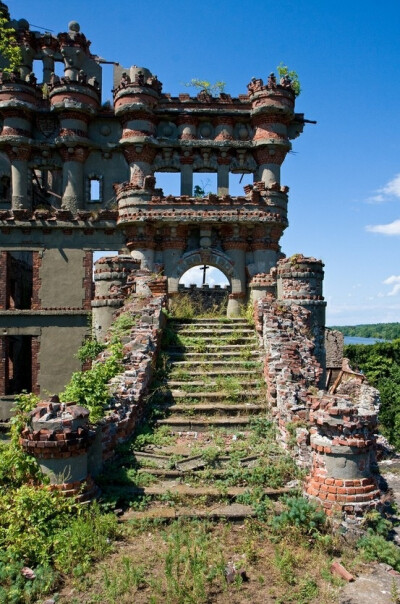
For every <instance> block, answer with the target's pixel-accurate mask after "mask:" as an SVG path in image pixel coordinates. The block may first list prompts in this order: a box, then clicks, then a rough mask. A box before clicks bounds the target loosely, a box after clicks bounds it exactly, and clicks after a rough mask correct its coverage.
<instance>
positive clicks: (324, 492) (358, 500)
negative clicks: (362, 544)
mask: <svg viewBox="0 0 400 604" xmlns="http://www.w3.org/2000/svg"><path fill="white" fill-rule="evenodd" d="M360 377H361V376H360ZM344 388H345V390H346V388H347V390H348V389H349V388H351V393H350V392H349V394H335V395H329V394H324V395H323V397H318V396H314V397H311V398H310V403H311V410H310V423H311V428H310V434H311V448H312V452H313V461H312V467H311V472H310V475H309V476H308V478H307V481H306V494H307V495H308V496H309V497H312V498H314V499H316V500H317V501H318V503H319V504H320V505H322V506H323V508H324V509H325V511H326V512H327V514H329V515H331V514H335V513H340V514H344V515H345V516H346V517H349V516H350V517H352V516H353V517H354V518H355V519H356V517H357V516H360V515H362V514H363V513H365V512H366V511H368V510H369V509H371V508H374V507H377V506H378V505H379V502H380V491H379V487H378V485H377V482H376V454H375V450H376V445H375V440H376V436H375V433H376V431H377V422H378V408H379V393H378V391H377V390H375V388H372V387H371V386H368V385H367V384H364V383H360V382H359V383H358V384H357V383H356V382H354V380H353V381H352V384H350V382H348V386H346V385H345V387H344Z"/></svg>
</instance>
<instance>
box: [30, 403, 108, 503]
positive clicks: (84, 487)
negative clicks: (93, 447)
mask: <svg viewBox="0 0 400 604" xmlns="http://www.w3.org/2000/svg"><path fill="white" fill-rule="evenodd" d="M30 417H31V419H30V422H29V424H28V425H27V427H26V428H25V429H24V430H23V431H22V433H21V438H20V443H21V445H22V447H23V448H24V450H25V451H26V452H27V453H29V455H33V456H34V457H36V459H37V461H38V463H39V465H40V468H41V470H42V472H43V473H44V474H45V475H46V476H48V477H49V479H50V485H51V486H52V488H54V489H57V490H60V491H62V492H63V493H64V494H65V495H67V496H69V497H71V496H75V497H77V498H78V499H79V500H80V501H85V500H88V499H91V498H92V497H94V496H95V495H96V493H97V487H96V486H95V485H94V483H93V481H92V479H91V477H90V475H89V473H88V449H89V446H90V444H91V443H92V441H93V438H94V433H93V432H92V431H91V430H90V429H89V421H88V420H89V411H88V410H87V409H85V408H83V407H80V406H78V405H75V404H74V403H66V404H65V403H59V402H58V399H57V400H56V401H55V400H51V401H46V402H42V403H39V405H38V406H37V407H35V409H34V410H33V411H32V412H31V414H30Z"/></svg>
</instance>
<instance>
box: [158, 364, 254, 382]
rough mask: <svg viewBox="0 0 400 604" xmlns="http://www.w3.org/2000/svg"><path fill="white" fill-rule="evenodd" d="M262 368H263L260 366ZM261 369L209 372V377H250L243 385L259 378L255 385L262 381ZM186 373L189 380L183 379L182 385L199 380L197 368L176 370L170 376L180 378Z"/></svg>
mask: <svg viewBox="0 0 400 604" xmlns="http://www.w3.org/2000/svg"><path fill="white" fill-rule="evenodd" d="M260 367H261V366H260ZM260 367H256V368H255V369H256V371H254V370H246V369H243V370H240V369H232V370H231V371H207V374H206V375H207V377H223V378H225V377H239V376H241V377H244V376H248V377H249V378H250V381H249V382H244V381H243V383H251V378H254V377H257V378H258V379H257V380H256V381H254V380H253V383H258V382H259V381H260V379H261V375H260ZM181 371H184V373H185V374H186V373H187V374H188V376H189V377H188V380H185V379H184V378H181V380H182V384H186V383H188V381H189V380H190V382H189V383H191V380H192V377H194V378H198V377H199V371H198V369H196V368H193V369H190V368H188V369H185V370H181V369H179V368H178V369H176V370H172V371H171V373H170V374H169V375H170V377H174V375H176V373H178V377H179V376H180V372H181ZM168 383H170V384H171V383H172V382H170V381H169V382H168ZM177 383H178V382H177Z"/></svg>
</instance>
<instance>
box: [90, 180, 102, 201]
mask: <svg viewBox="0 0 400 604" xmlns="http://www.w3.org/2000/svg"><path fill="white" fill-rule="evenodd" d="M89 201H100V179H98V178H91V179H90V193H89Z"/></svg>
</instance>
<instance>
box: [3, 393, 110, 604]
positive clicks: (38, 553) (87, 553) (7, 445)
mask: <svg viewBox="0 0 400 604" xmlns="http://www.w3.org/2000/svg"><path fill="white" fill-rule="evenodd" d="M37 403H38V397H37V396H35V395H33V394H26V393H24V394H21V395H19V396H18V397H17V401H16V404H15V415H14V417H13V419H12V425H11V432H10V437H11V439H10V441H9V442H4V443H0V602H4V603H18V602H26V603H30V602H36V600H37V598H38V597H40V596H42V595H44V594H46V593H48V592H49V591H50V590H52V589H53V588H54V587H55V586H56V585H57V583H58V582H59V580H60V576H61V573H74V574H75V575H76V576H79V575H82V574H84V573H86V572H88V570H89V568H90V565H91V564H92V562H93V561H94V560H97V559H100V558H102V557H103V556H104V555H106V554H107V553H108V552H109V551H110V550H111V547H112V545H111V543H112V541H111V540H112V539H115V538H116V536H117V535H118V529H117V523H116V519H115V516H114V515H105V514H103V513H102V512H100V510H99V508H98V506H96V505H92V506H90V508H86V509H84V508H82V507H80V506H77V505H76V504H75V503H74V501H73V500H71V499H67V498H65V497H63V496H62V495H61V494H60V493H59V492H57V491H50V490H49V488H48V485H47V479H46V478H45V477H44V476H43V475H42V473H41V471H40V468H39V466H38V464H37V462H36V459H35V458H34V457H31V456H29V455H27V454H25V453H24V451H23V450H22V448H21V447H20V445H19V442H18V439H19V435H20V432H21V429H22V428H23V427H24V425H25V424H26V421H27V417H28V413H29V411H31V410H32V409H33V408H34V407H35V406H36V405H37Z"/></svg>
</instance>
